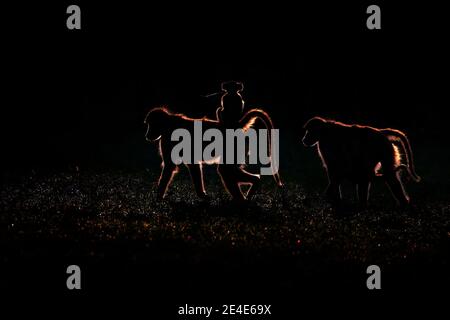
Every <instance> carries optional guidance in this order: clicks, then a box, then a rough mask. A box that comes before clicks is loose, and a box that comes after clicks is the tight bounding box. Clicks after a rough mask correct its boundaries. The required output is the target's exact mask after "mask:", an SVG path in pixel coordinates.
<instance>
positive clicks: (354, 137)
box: [302, 117, 420, 207]
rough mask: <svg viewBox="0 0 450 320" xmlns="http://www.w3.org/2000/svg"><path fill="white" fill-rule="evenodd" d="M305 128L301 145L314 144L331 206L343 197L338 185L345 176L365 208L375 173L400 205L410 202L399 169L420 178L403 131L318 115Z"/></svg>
mask: <svg viewBox="0 0 450 320" xmlns="http://www.w3.org/2000/svg"><path fill="white" fill-rule="evenodd" d="M304 129H305V130H306V133H305V136H304V137H303V140H302V141H303V144H304V145H305V146H309V147H310V146H314V145H317V150H318V151H319V155H320V157H321V159H322V162H323V165H324V167H325V169H326V171H327V175H328V181H329V185H328V189H327V192H326V193H327V196H328V197H329V199H330V200H331V202H332V204H333V205H334V206H336V205H339V203H340V201H341V199H342V196H341V190H340V186H341V183H342V181H343V180H345V179H347V180H350V181H351V182H353V183H355V184H356V185H357V190H358V199H359V204H360V205H361V207H366V206H367V201H368V199H369V189H370V183H371V181H372V180H373V179H374V178H375V177H376V176H382V177H383V178H384V179H385V181H386V183H387V185H388V186H389V188H390V190H391V192H392V194H393V196H394V197H395V199H396V200H397V201H398V202H399V203H400V204H401V205H406V204H408V203H409V201H410V200H409V196H408V195H407V194H406V192H405V189H404V187H403V184H402V182H401V180H400V176H399V171H400V169H405V170H406V171H407V172H408V173H409V175H410V176H411V177H412V178H413V179H414V180H415V181H417V182H418V181H420V177H419V176H418V175H417V174H416V172H415V169H414V161H413V155H412V151H411V146H410V144H409V141H408V138H407V137H406V135H405V134H404V133H403V132H401V131H399V130H395V129H377V128H373V127H369V126H360V125H348V124H344V123H341V122H337V121H334V120H326V119H323V118H320V117H314V118H312V119H310V120H309V121H308V122H306V124H305V126H304ZM397 144H398V146H400V147H401V149H402V151H403V153H404V154H405V156H406V157H405V160H406V163H405V164H401V156H400V152H399V148H398V147H397ZM381 172H382V173H381Z"/></svg>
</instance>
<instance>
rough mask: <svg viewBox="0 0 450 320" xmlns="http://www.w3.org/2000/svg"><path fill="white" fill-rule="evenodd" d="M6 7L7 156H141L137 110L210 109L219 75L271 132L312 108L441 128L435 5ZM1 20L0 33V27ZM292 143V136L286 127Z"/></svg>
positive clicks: (426, 138) (294, 131) (440, 30)
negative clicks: (372, 24) (269, 119)
mask: <svg viewBox="0 0 450 320" xmlns="http://www.w3.org/2000/svg"><path fill="white" fill-rule="evenodd" d="M78 4H80V6H81V10H82V30H81V31H78V30H68V29H67V28H66V25H65V23H66V21H65V20H66V17H67V15H66V14H65V9H66V7H67V3H53V4H38V5H37V4H25V3H23V4H21V5H20V6H17V7H14V8H10V9H8V6H7V7H6V8H7V9H5V10H4V12H5V18H6V26H7V29H4V30H3V33H4V34H5V39H6V41H5V39H4V40H3V41H4V42H5V43H6V45H5V46H4V48H3V50H2V51H3V53H6V55H4V58H3V60H4V62H5V67H6V70H3V72H2V73H3V76H4V77H5V80H6V81H4V82H3V84H2V86H3V88H4V93H3V95H2V107H1V112H2V117H1V119H2V126H1V130H2V134H1V138H2V148H3V150H4V152H2V154H3V156H2V158H3V159H2V160H3V161H6V165H5V166H3V167H2V169H3V170H4V171H11V169H12V168H27V169H30V168H41V169H42V168H45V169H51V170H52V169H53V170H54V169H56V168H67V167H68V166H79V167H81V168H91V167H96V168H108V167H113V168H116V167H121V168H127V169H135V168H143V167H145V166H146V165H147V164H148V161H149V158H148V156H147V153H148V152H146V150H148V148H147V147H148V146H147V145H146V144H145V141H144V140H143V139H142V135H143V132H144V127H143V124H142V121H143V118H144V116H145V114H146V112H147V111H148V110H149V109H151V108H152V107H155V106H160V105H162V104H166V105H168V106H169V107H170V108H172V109H173V110H176V111H182V112H185V113H187V114H189V115H193V116H199V115H204V114H207V115H210V116H214V111H215V108H216V107H217V105H218V103H219V100H218V98H217V97H215V98H214V97H212V98H203V97H202V95H205V94H208V93H211V92H216V91H217V90H218V88H219V85H220V82H221V81H223V80H230V79H234V80H241V81H244V83H245V91H244V94H245V99H246V102H247V107H254V106H258V107H262V108H265V109H266V110H269V111H270V112H271V114H272V115H273V117H274V118H275V123H276V125H277V126H278V127H280V128H281V129H282V132H281V134H282V138H283V139H284V140H286V139H289V138H293V137H295V138H297V137H298V136H300V135H301V134H302V132H301V125H302V124H303V123H304V122H305V121H306V120H307V119H308V118H309V117H311V116H313V115H322V116H330V117H334V118H337V119H339V120H342V121H348V122H359V123H364V124H370V125H373V126H378V127H396V128H399V129H402V130H405V131H406V132H407V133H408V134H409V135H410V138H411V140H412V143H413V144H415V143H422V142H423V143H426V144H428V143H436V142H437V143H441V142H445V141H446V136H447V135H446V121H447V120H446V117H445V114H446V113H445V112H446V110H445V106H446V105H447V104H448V98H447V95H446V90H445V89H446V84H447V70H448V62H447V56H448V49H447V45H446V43H445V39H446V36H447V35H448V34H447V33H446V29H444V27H445V19H444V11H443V10H440V9H439V7H437V6H436V5H430V4H427V5H424V4H412V3H408V4H402V5H400V4H398V5H395V6H394V5H392V4H383V5H382V30H368V29H367V28H366V17H367V16H368V15H367V14H366V13H365V9H366V8H367V5H366V4H359V5H357V4H330V3H325V2H319V3H317V4H316V5H313V4H311V3H307V4H303V3H302V4H297V3H295V4H290V3H289V2H286V3H284V2H277V3H276V4H273V3H267V4H253V5H243V4H242V3H239V2H229V3H226V4H214V5H213V4H211V3H207V2H200V3H197V2H196V3H185V4H178V3H171V2H154V3H153V2H152V4H147V5H142V4H131V3H120V2H117V3H103V4H100V3H98V4H96V5H93V4H92V3H88V2H78ZM5 31H6V32H5ZM295 142H297V141H296V140H295Z"/></svg>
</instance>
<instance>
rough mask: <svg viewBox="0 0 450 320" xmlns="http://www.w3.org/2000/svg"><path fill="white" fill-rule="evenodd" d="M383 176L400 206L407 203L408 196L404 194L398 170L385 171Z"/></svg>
mask: <svg viewBox="0 0 450 320" xmlns="http://www.w3.org/2000/svg"><path fill="white" fill-rule="evenodd" d="M384 176H385V178H386V183H387V185H388V186H389V189H391V192H392V195H393V196H394V198H395V199H396V200H397V202H398V203H399V204H400V205H402V206H405V205H408V204H409V197H408V195H407V194H406V191H405V189H404V187H403V184H402V182H401V180H400V176H399V173H398V172H386V173H384Z"/></svg>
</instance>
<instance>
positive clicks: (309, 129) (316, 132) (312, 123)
mask: <svg viewBox="0 0 450 320" xmlns="http://www.w3.org/2000/svg"><path fill="white" fill-rule="evenodd" d="M326 123H327V121H326V120H325V119H323V118H320V117H314V118H312V119H309V120H308V121H307V122H306V124H305V125H304V126H303V128H304V129H305V135H304V137H303V139H302V142H303V145H304V146H306V147H312V146H314V145H315V144H316V143H317V142H319V140H320V134H321V132H322V129H323V128H324V126H325V124H326Z"/></svg>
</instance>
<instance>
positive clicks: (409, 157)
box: [381, 129, 421, 182]
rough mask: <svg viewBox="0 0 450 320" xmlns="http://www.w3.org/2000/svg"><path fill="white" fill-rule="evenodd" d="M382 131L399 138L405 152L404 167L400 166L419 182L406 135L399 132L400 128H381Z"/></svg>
mask: <svg viewBox="0 0 450 320" xmlns="http://www.w3.org/2000/svg"><path fill="white" fill-rule="evenodd" d="M381 132H382V133H384V134H385V135H387V136H392V137H395V138H397V139H399V140H400V143H401V145H402V147H403V150H404V152H405V154H406V161H407V164H406V167H405V166H401V167H402V168H403V167H404V168H406V170H407V171H408V173H409V175H410V176H411V177H412V178H413V179H414V180H415V181H416V182H419V181H420V179H421V178H420V177H419V176H418V175H417V173H416V170H415V167H414V160H413V153H412V150H411V145H410V144H409V140H408V138H407V137H406V135H405V134H404V133H403V132H401V131H400V130H396V129H382V130H381Z"/></svg>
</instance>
